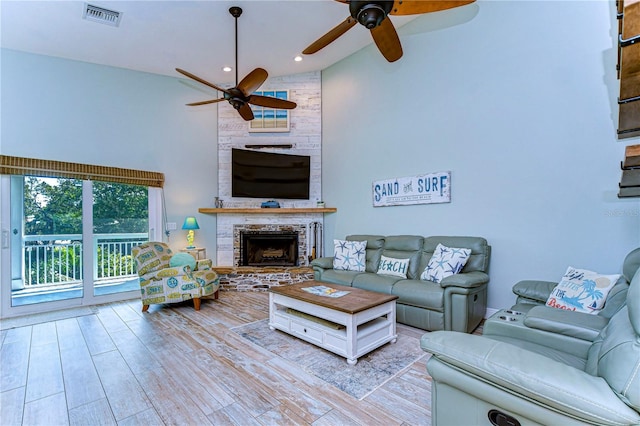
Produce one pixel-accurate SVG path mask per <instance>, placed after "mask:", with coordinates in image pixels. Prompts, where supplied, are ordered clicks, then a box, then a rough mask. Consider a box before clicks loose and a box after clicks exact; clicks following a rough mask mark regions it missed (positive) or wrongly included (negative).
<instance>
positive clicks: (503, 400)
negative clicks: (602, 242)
mask: <svg viewBox="0 0 640 426" xmlns="http://www.w3.org/2000/svg"><path fill="white" fill-rule="evenodd" d="M420 345H421V347H422V348H423V349H424V350H425V351H427V352H429V353H431V354H433V356H432V357H431V358H430V359H429V360H428V361H427V370H428V372H429V374H430V375H431V377H432V379H433V380H432V390H431V395H432V404H431V412H432V424H434V425H462V424H465V425H466V424H477V425H480V424H486V425H489V424H494V425H495V424H504V425H531V424H544V425H584V424H591V425H637V424H640V271H638V272H636V273H635V275H634V276H633V279H632V280H631V283H630V285H629V288H628V291H627V294H626V302H625V303H624V304H623V305H622V306H621V307H620V309H619V310H618V311H617V312H615V313H614V314H613V315H612V316H611V318H610V319H609V320H608V321H607V324H606V325H605V326H604V327H603V328H602V330H601V331H600V332H599V333H598V335H597V337H595V338H594V339H593V340H592V341H591V343H590V345H589V347H588V349H587V350H586V351H582V354H581V355H580V354H576V353H573V352H574V351H572V347H571V345H569V344H566V343H565V344H564V345H563V346H562V347H557V348H555V349H554V348H551V347H549V346H547V345H545V344H541V343H536V342H533V341H529V340H521V339H517V338H516V337H512V338H510V339H508V341H506V340H505V339H498V338H496V336H489V335H483V336H477V335H468V334H464V333H454V332H447V331H437V332H434V333H427V334H425V335H424V336H423V337H422V339H421V342H420Z"/></svg>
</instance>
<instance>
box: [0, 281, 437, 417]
mask: <svg viewBox="0 0 640 426" xmlns="http://www.w3.org/2000/svg"><path fill="white" fill-rule="evenodd" d="M267 302H268V294H267V293H265V292H222V293H221V296H220V299H218V300H206V301H203V303H202V309H201V310H200V312H196V311H195V310H194V309H193V305H192V304H188V303H185V304H179V305H171V306H169V305H165V306H162V305H153V306H151V308H150V309H149V312H148V313H146V314H143V313H142V312H141V311H140V309H141V306H140V301H139V300H135V301H129V302H120V303H112V304H106V305H100V306H96V307H91V308H89V309H86V308H85V309H84V311H83V312H81V313H80V314H79V316H74V317H71V318H66V319H55V320H50V321H46V322H41V323H37V324H32V325H19V326H16V327H14V328H8V329H6V330H2V331H1V332H0V341H1V342H2V346H1V347H0V425H2V426H11V425H21V424H22V425H46V426H49V425H66V424H72V425H83V426H87V425H113V424H118V425H163V424H165V425H174V424H176V425H210V424H213V425H307V424H312V425H428V424H430V423H431V421H430V414H431V413H430V405H431V394H430V388H431V383H430V377H429V376H428V374H427V372H426V368H425V363H426V359H427V355H426V354H425V357H422V358H421V359H419V360H418V361H416V362H415V363H414V364H412V365H411V366H410V367H408V368H406V369H405V370H403V371H402V372H401V374H399V375H398V376H396V377H395V378H394V379H393V380H391V381H389V382H387V383H386V384H384V385H383V386H381V387H380V388H378V389H377V390H375V391H374V392H373V393H371V394H370V395H368V396H367V397H366V398H364V399H363V400H362V401H359V400H357V399H355V398H353V397H351V396H350V395H348V394H346V393H343V392H342V391H340V390H338V389H337V388H335V387H333V386H331V385H328V384H327V383H325V382H324V381H322V380H320V379H318V378H316V377H315V376H312V375H310V374H308V373H306V372H305V371H304V370H302V369H301V368H300V367H297V366H296V364H293V363H291V362H289V361H286V360H284V359H283V358H280V357H278V356H274V355H273V354H271V353H270V352H268V351H266V350H264V349H262V348H260V347H258V346H256V345H254V344H252V343H250V342H249V341H248V340H246V339H244V338H242V337H240V336H239V335H238V334H236V333H234V332H233V331H230V328H232V327H237V326H239V325H242V324H246V323H249V322H253V321H257V320H261V319H265V318H267V317H268V303H267ZM398 332H399V333H400V334H407V335H412V336H416V337H420V336H422V335H423V334H424V333H425V331H423V330H419V329H416V328H412V327H407V326H404V325H401V324H398Z"/></svg>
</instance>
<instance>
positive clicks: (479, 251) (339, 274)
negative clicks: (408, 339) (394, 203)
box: [311, 235, 491, 333]
mask: <svg viewBox="0 0 640 426" xmlns="http://www.w3.org/2000/svg"><path fill="white" fill-rule="evenodd" d="M346 240H347V241H366V242H367V246H366V265H365V271H364V272H355V271H343V270H335V269H333V257H322V258H317V259H314V260H313V261H312V262H311V266H312V267H313V270H314V276H315V279H316V280H317V281H323V282H327V283H332V284H340V285H345V286H351V287H356V288H361V289H365V290H371V291H376V292H379V293H385V294H393V295H397V296H398V299H397V301H396V308H397V321H398V322H399V323H402V324H407V325H410V326H413V327H418V328H421V329H424V330H454V331H461V332H465V333H470V332H472V331H473V330H474V329H475V328H476V327H477V326H478V325H479V324H480V321H482V319H483V318H484V315H485V311H486V306H487V284H488V282H489V275H488V269H489V259H490V255H491V247H490V246H489V245H488V244H487V240H486V239H484V238H481V237H463V236H433V237H421V236H417V235H392V236H382V235H349V236H348V237H346ZM439 243H441V244H443V245H445V246H447V247H457V248H468V249H471V256H470V258H469V260H468V261H467V263H466V265H465V266H464V269H462V271H461V272H460V273H457V274H454V275H451V276H449V277H446V278H444V279H443V280H442V281H441V282H440V283H435V282H432V281H426V280H421V279H420V274H421V273H422V271H423V270H424V269H425V267H426V266H427V264H428V263H429V259H431V256H432V255H433V253H434V251H435V249H436V247H437V246H438V244H439ZM383 255H384V256H387V257H391V258H396V259H409V267H408V271H407V278H406V279H404V278H399V277H394V276H389V275H380V274H377V273H376V272H377V271H378V265H379V263H380V259H381V257H382V256H383Z"/></svg>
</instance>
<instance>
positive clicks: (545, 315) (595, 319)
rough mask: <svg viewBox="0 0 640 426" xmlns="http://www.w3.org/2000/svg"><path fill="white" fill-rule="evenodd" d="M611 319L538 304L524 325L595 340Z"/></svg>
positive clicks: (528, 314)
mask: <svg viewBox="0 0 640 426" xmlns="http://www.w3.org/2000/svg"><path fill="white" fill-rule="evenodd" d="M608 322H609V320H608V319H607V318H603V317H601V316H599V315H591V314H587V313H585V312H574V311H565V310H562V309H558V308H550V307H548V306H536V307H534V308H532V309H531V310H530V311H529V312H527V315H526V316H525V317H524V325H526V326H527V327H530V328H536V329H538V330H544V331H548V332H551V333H556V334H562V335H565V336H569V337H575V338H577V339H582V340H589V341H592V342H593V341H594V340H595V339H596V337H598V335H599V334H600V331H602V329H603V328H604V327H605V326H606V325H607V323H608Z"/></svg>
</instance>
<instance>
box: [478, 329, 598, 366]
mask: <svg viewBox="0 0 640 426" xmlns="http://www.w3.org/2000/svg"><path fill="white" fill-rule="evenodd" d="M483 336H484V337H488V338H489V339H491V340H498V341H500V342H504V343H510V344H512V345H514V346H517V347H519V348H522V349H526V350H528V351H531V352H535V353H537V354H540V355H544V356H545V357H547V358H551V359H552V360H554V361H558V362H560V363H562V364H566V365H567V366H571V367H574V368H577V369H578V370H581V371H584V370H585V368H586V364H587V360H586V359H584V358H582V357H579V356H576V355H573V354H570V353H568V352H565V351H561V350H558V349H553V348H550V347H548V346H544V345H541V344H538V343H534V342H529V341H527V340H522V339H519V338H517V337H510V336H498V335H493V334H492V335H486V336H485V335H483Z"/></svg>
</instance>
